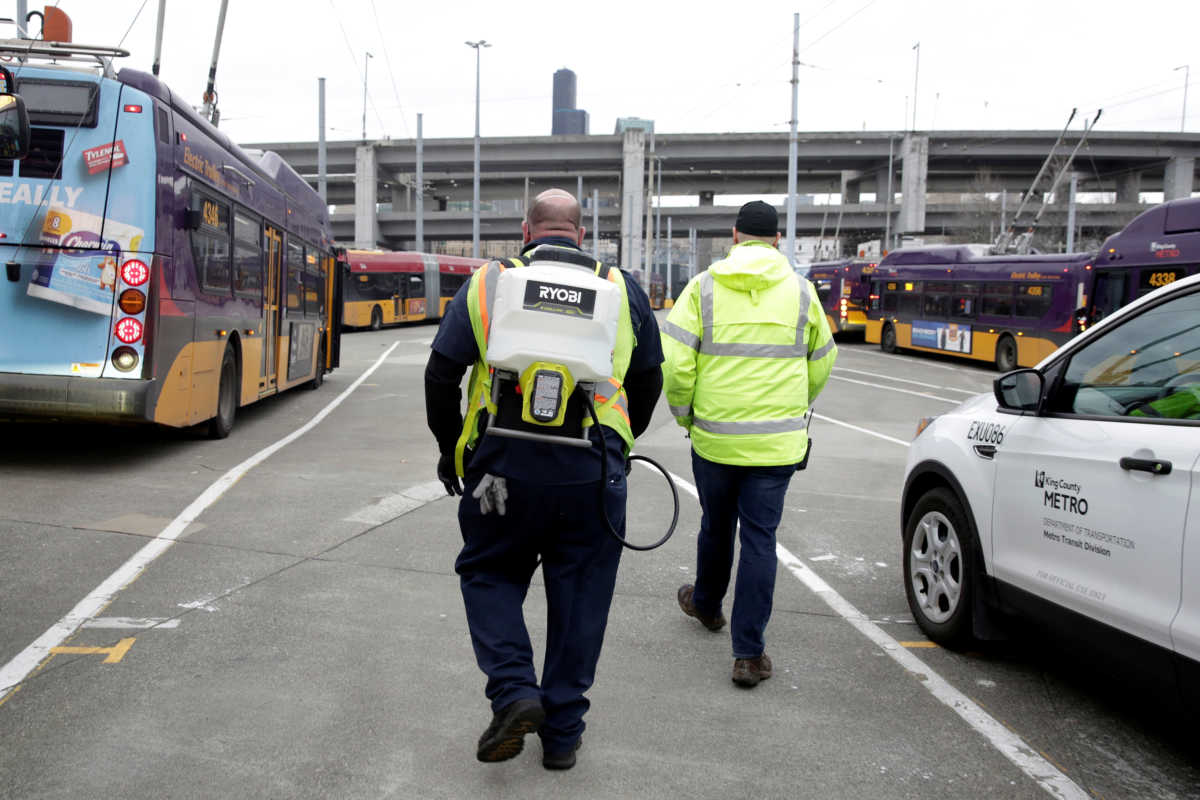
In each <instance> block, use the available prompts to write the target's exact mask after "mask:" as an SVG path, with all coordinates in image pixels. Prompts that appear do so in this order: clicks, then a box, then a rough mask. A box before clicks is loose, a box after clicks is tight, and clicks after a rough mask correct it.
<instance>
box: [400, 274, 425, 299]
mask: <svg viewBox="0 0 1200 800" xmlns="http://www.w3.org/2000/svg"><path fill="white" fill-rule="evenodd" d="M401 280H402V281H404V284H403V285H402V286H401V287H400V297H401V299H404V300H408V299H410V298H413V297H424V296H425V276H424V275H403V276H401Z"/></svg>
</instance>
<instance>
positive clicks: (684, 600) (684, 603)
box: [675, 583, 725, 631]
mask: <svg viewBox="0 0 1200 800" xmlns="http://www.w3.org/2000/svg"><path fill="white" fill-rule="evenodd" d="M695 591H696V587H695V586H693V585H692V584H690V583H685V584H684V585H683V586H680V587H679V592H678V593H676V595H675V597H676V598H677V599H678V600H679V607H680V608H682V609H683V613H685V614H687V615H688V616H689V617H695V618H696V619H698V620H700V624H701V625H703V626H704V627H706V628H708V629H709V630H710V631H719V630H721V628H724V627H725V615H724V614H722V613H721V612H720V611H718V612H717V615H716V616H715V617H706V616H704V615H703V614H701V613H700V612H699V611H697V610H696V605H695V604H694V603H693V602H692V595H693V594H694V593H695Z"/></svg>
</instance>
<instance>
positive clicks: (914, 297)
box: [897, 281, 921, 316]
mask: <svg viewBox="0 0 1200 800" xmlns="http://www.w3.org/2000/svg"><path fill="white" fill-rule="evenodd" d="M898 288H899V289H900V298H899V299H900V305H899V308H898V309H897V310H898V311H899V312H900V313H901V314H909V315H912V316H917V315H918V314H920V313H921V282H920V281H902V282H900V286H899V287H898Z"/></svg>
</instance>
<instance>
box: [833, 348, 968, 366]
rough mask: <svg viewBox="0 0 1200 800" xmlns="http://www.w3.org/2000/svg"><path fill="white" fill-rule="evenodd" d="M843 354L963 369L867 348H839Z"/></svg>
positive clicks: (839, 352)
mask: <svg viewBox="0 0 1200 800" xmlns="http://www.w3.org/2000/svg"><path fill="white" fill-rule="evenodd" d="M841 353H858V354H859V355H864V356H871V357H873V358H886V359H889V360H890V361H892V363H896V361H897V359H899V360H900V361H901V362H905V361H907V362H908V363H909V364H913V365H917V364H920V365H921V366H923V367H931V368H933V369H947V370H950V371H951V372H958V371H959V370H961V369H962V367H954V366H951V365H949V364H939V363H937V362H936V361H930V360H928V359H924V358H920V357H917V356H907V355H904V354H902V353H881V352H879V351H878V350H870V349H868V348H865V347H855V348H849V347H846V348H839V349H838V354H839V355H840V354H841ZM980 363H981V362H980Z"/></svg>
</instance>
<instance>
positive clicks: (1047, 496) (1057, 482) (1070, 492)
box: [1033, 469, 1088, 516]
mask: <svg viewBox="0 0 1200 800" xmlns="http://www.w3.org/2000/svg"><path fill="white" fill-rule="evenodd" d="M1033 485H1034V486H1036V487H1037V488H1039V489H1041V490H1042V505H1043V506H1045V507H1047V508H1057V509H1060V510H1062V511H1070V512H1071V513H1072V514H1079V515H1080V516H1083V515H1085V514H1087V513H1088V501H1087V498H1086V497H1080V496H1079V493H1080V492H1081V491H1083V487H1082V486H1080V485H1079V484H1078V483H1071V482H1069V481H1065V480H1063V479H1062V478H1055V477H1050V476H1047V475H1046V471H1045V470H1042V469H1039V470H1037V471H1036V472H1034V473H1033Z"/></svg>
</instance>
